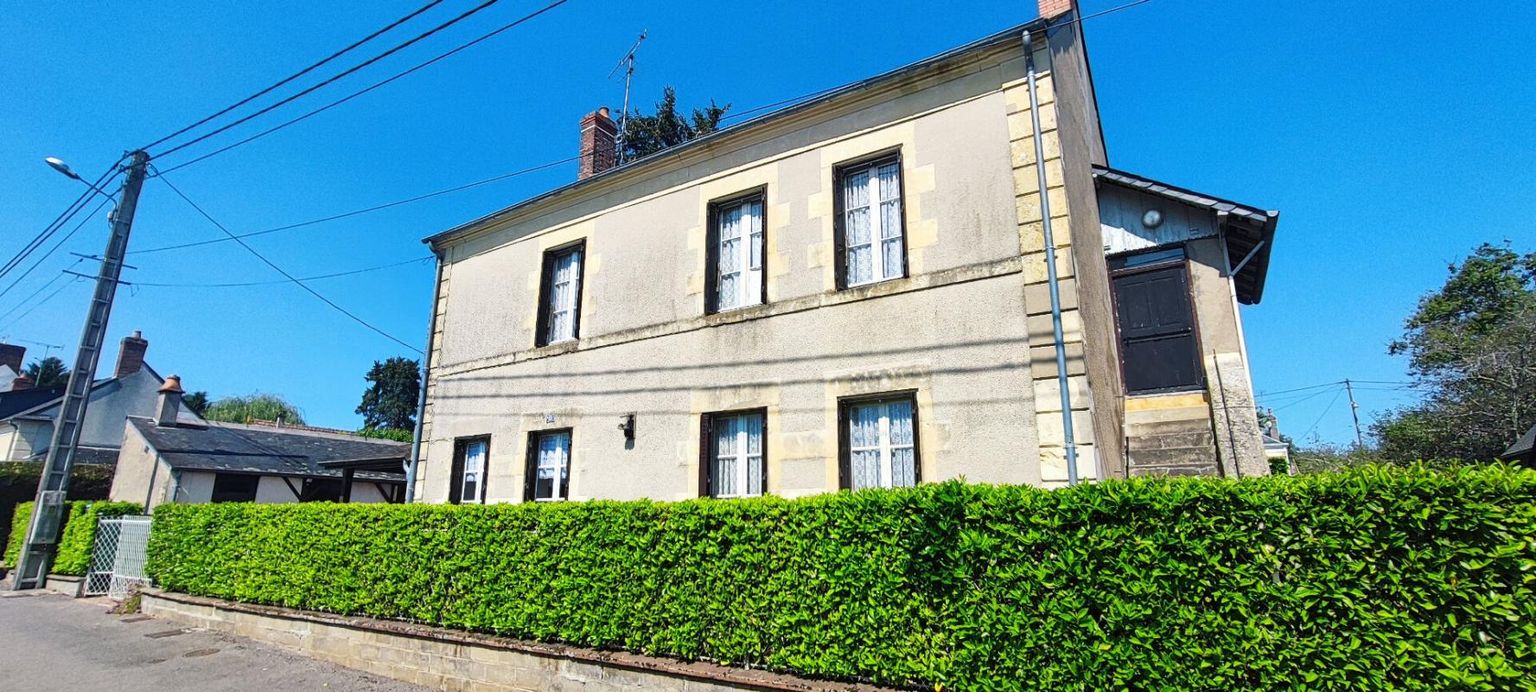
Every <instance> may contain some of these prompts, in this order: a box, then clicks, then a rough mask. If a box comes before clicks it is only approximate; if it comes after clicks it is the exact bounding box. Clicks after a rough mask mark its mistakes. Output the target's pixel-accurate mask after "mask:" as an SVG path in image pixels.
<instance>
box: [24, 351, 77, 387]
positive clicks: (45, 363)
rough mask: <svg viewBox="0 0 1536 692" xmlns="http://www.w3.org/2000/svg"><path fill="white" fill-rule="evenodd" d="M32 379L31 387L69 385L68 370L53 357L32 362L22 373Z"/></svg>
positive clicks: (60, 361) (61, 362)
mask: <svg viewBox="0 0 1536 692" xmlns="http://www.w3.org/2000/svg"><path fill="white" fill-rule="evenodd" d="M23 374H25V375H26V376H27V377H30V378H32V386H33V387H54V386H58V385H63V384H68V383H69V368H66V367H64V361H62V360H59V359H58V358H57V357H55V356H48V357H47V358H44V359H42V360H34V361H32V364H31V365H28V366H27V367H26V370H25V372H24V373H23Z"/></svg>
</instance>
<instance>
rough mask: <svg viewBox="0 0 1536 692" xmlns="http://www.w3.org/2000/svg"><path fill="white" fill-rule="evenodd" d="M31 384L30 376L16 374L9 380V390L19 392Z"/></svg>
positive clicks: (29, 387) (30, 386) (28, 387)
mask: <svg viewBox="0 0 1536 692" xmlns="http://www.w3.org/2000/svg"><path fill="white" fill-rule="evenodd" d="M33 384H34V383H33V382H32V378H31V377H30V376H28V375H25V374H22V375H17V376H16V379H15V380H12V381H11V391H13V392H19V391H21V390H23V389H31V388H32V385H33Z"/></svg>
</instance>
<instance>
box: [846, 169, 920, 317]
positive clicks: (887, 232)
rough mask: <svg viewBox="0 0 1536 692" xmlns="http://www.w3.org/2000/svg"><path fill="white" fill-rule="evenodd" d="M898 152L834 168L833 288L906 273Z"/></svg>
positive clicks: (885, 278)
mask: <svg viewBox="0 0 1536 692" xmlns="http://www.w3.org/2000/svg"><path fill="white" fill-rule="evenodd" d="M901 205H902V203H901V158H900V156H899V155H898V154H892V155H889V156H882V157H880V158H878V159H874V160H872V161H867V162H861V163H855V164H850V165H847V166H843V167H841V168H839V169H838V170H837V207H838V208H837V224H836V226H837V227H836V231H835V233H836V243H835V244H836V248H835V251H836V253H837V264H838V285H839V287H840V288H841V287H847V286H859V285H862V284H869V283H874V282H876V281H885V280H888V279H896V278H900V277H902V276H905V275H906V273H907V248H906V233H905V228H904V224H903V222H902V206H901Z"/></svg>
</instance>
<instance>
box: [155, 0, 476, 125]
mask: <svg viewBox="0 0 1536 692" xmlns="http://www.w3.org/2000/svg"><path fill="white" fill-rule="evenodd" d="M498 2H501V0H485V2H482V3H480V4H479V5H476V6H474V7H471V8H469V9H468V10H465V11H464V12H462V13H460V14H459V15H458V16H457V17H454V18H453V19H450V20H448V21H446V22H443V23H441V24H438V25H437V26H434V27H432V28H431V29H428V30H426V31H424V32H422V33H419V34H417V35H415V36H412V37H411V38H410V39H408V40H406V41H405V42H403V43H400V44H398V45H396V46H395V47H393V48H390V49H389V50H386V51H384V52H383V53H380V54H378V55H375V56H373V57H371V58H369V59H367V60H364V61H363V62H361V63H358V64H356V65H353V66H352V67H349V68H347V69H345V70H342V71H341V72H339V73H337V74H335V75H332V76H331V77H329V78H327V79H325V80H323V81H321V82H320V83H319V84H314V85H311V86H309V87H307V88H305V89H302V90H300V91H299V92H298V93H296V94H292V95H289V96H288V97H286V98H283V99H281V100H279V101H278V102H277V103H274V104H271V105H269V106H266V107H265V108H262V109H260V110H258V111H256V112H255V113H252V114H250V115H247V116H245V117H242V118H238V119H236V120H235V121H234V122H232V123H229V124H227V125H224V126H222V127H218V128H215V129H214V130H213V131H212V132H207V133H204V134H201V135H198V136H197V137H193V138H192V139H191V140H190V141H186V142H182V143H181V144H178V145H176V146H174V147H171V148H170V149H167V150H165V151H162V152H160V153H159V154H157V156H167V155H170V154H174V153H176V152H178V151H181V150H182V149H185V148H187V147H190V146H192V145H194V144H197V143H198V142H201V141H203V140H205V139H208V138H209V137H212V136H214V135H217V134H220V133H222V132H226V131H228V130H229V129H230V128H232V127H237V126H239V125H241V124H243V123H246V122H249V121H250V120H251V119H253V118H258V117H261V116H263V115H266V114H267V113H270V112H272V111H274V110H277V109H278V108H281V107H283V106H286V105H288V104H290V103H293V102H294V101H297V100H298V99H301V98H303V97H305V96H308V95H309V94H312V93H314V92H315V91H317V90H319V89H322V88H324V87H327V86H330V85H331V84H334V83H335V82H336V81H338V80H340V79H343V78H345V77H347V76H348V75H351V74H355V73H357V71H358V70H361V69H363V68H365V67H368V66H369V65H372V64H374V63H376V62H378V61H380V60H383V59H384V58H387V57H389V56H391V55H394V54H395V53H398V52H400V51H402V50H405V49H406V48H409V47H410V46H413V45H415V44H416V43H418V42H420V41H422V40H424V39H426V38H427V37H429V36H432V35H433V34H436V33H437V32H439V31H442V30H444V29H447V28H448V27H450V26H453V25H454V24H458V23H459V22H461V21H464V20H465V19H468V18H470V17H471V16H473V15H474V14H476V13H478V12H480V11H481V10H484V9H485V8H487V7H490V6H491V5H494V4H496V3H498Z"/></svg>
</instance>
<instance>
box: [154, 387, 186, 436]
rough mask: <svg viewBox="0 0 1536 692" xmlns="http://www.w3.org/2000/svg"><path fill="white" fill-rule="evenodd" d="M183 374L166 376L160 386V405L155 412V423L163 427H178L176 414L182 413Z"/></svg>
mask: <svg viewBox="0 0 1536 692" xmlns="http://www.w3.org/2000/svg"><path fill="white" fill-rule="evenodd" d="M181 394H182V389H181V376H180V375H171V376H170V377H167V378H165V384H164V385H161V387H160V406H159V408H158V412H157V413H156V414H155V425H158V426H160V427H163V428H174V427H176V416H177V415H178V414H180V413H181Z"/></svg>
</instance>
